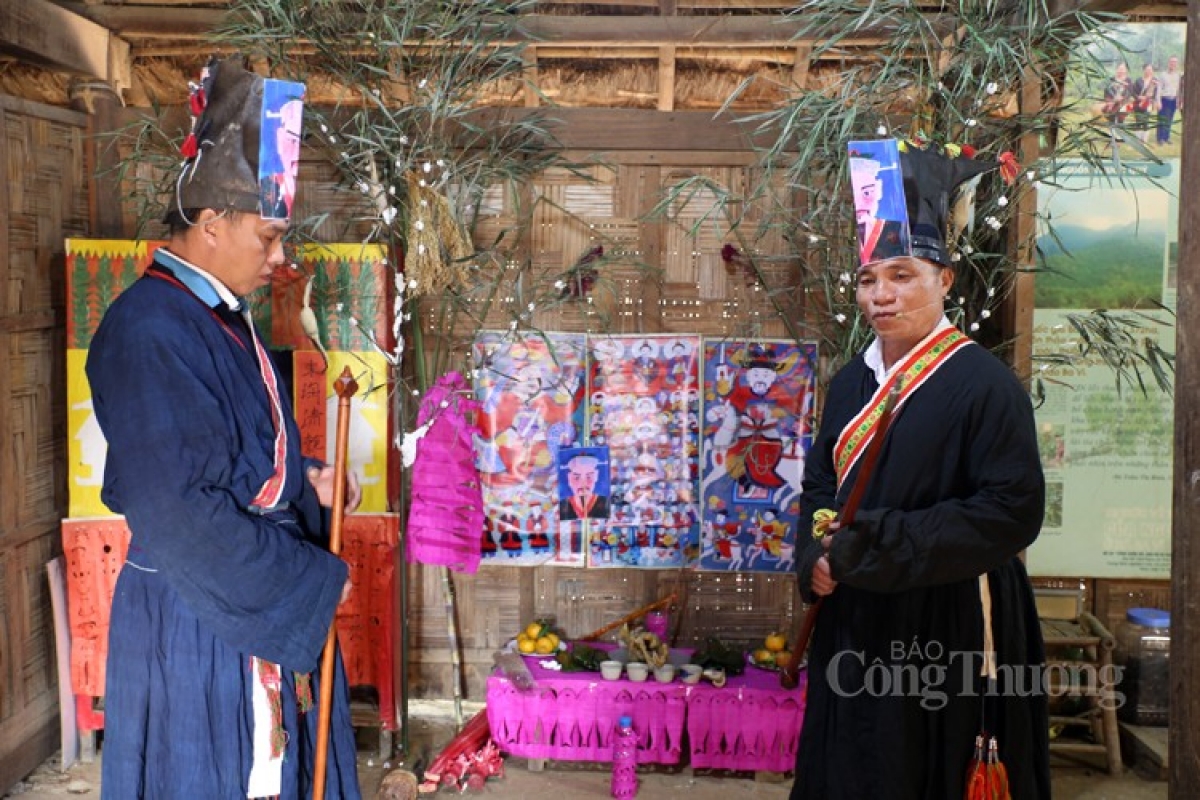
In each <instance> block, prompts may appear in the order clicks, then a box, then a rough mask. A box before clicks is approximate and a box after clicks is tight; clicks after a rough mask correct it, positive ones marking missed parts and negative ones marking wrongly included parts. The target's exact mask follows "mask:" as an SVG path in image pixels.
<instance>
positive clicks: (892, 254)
mask: <svg viewBox="0 0 1200 800" xmlns="http://www.w3.org/2000/svg"><path fill="white" fill-rule="evenodd" d="M848 147H849V157H850V158H849V163H850V173H851V174H850V179H851V186H852V188H853V190H854V200H855V215H856V218H857V224H858V238H859V242H858V244H859V258H860V262H861V263H862V264H864V265H865V264H869V263H871V262H874V261H881V260H885V259H889V258H896V257H899V256H915V257H917V258H923V259H926V260H928V261H933V262H935V263H937V264H941V265H943V266H950V262H951V258H950V254H949V247H948V245H949V244H952V243H951V242H948V241H947V240H948V238H949V235H950V228H951V223H952V222H955V221H956V220H952V219H951V216H952V207H953V205H954V202H955V199H956V196H957V193H958V190H959V188H960V187H961V186H962V185H963V184H964V183H966V182H967V181H969V180H971V179H972V178H975V177H977V176H979V175H982V174H984V173H986V172H990V171H992V170H994V169H999V170H1000V171H1001V174H1002V175H1003V176H1004V179H1005V180H1006V181H1008V182H1010V183H1011V182H1012V181H1013V180H1014V179H1015V177H1016V171H1017V164H1016V159H1015V158H1014V157H1013V155H1012V154H1011V153H1004V154H1002V155H1001V156H1000V158H999V160H997V161H990V160H984V159H977V158H974V157H973V155H974V150H973V148H971V147H968V146H958V145H946V146H944V147H938V146H935V145H929V146H919V145H917V144H914V143H912V142H907V141H900V140H895V139H873V140H865V141H852V142H850V143H849V144H848ZM897 161H898V162H899V163H898V164H897ZM897 167H898V168H899V169H898V170H897ZM897 172H898V173H899V174H898V175H897ZM897 177H898V178H899V180H897ZM968 213H969V212H968ZM957 222H965V220H959V221H957Z"/></svg>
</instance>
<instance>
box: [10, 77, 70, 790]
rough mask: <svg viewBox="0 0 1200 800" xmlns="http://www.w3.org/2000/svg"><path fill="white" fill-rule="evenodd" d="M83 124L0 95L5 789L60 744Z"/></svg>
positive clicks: (58, 111)
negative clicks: (55, 614)
mask: <svg viewBox="0 0 1200 800" xmlns="http://www.w3.org/2000/svg"><path fill="white" fill-rule="evenodd" d="M85 125H86V117H84V116H83V115H82V114H77V113H74V112H69V111H63V110H61V109H55V108H51V107H49V106H41V105H37V104H34V103H29V102H26V101H22V100H15V99H12V98H8V97H4V96H0V187H2V188H0V242H2V243H3V244H2V246H0V491H2V492H3V494H2V495H0V787H7V786H10V785H12V784H13V783H14V782H16V781H17V780H18V779H19V778H21V777H22V776H23V775H25V774H26V773H28V772H29V771H30V770H31V769H33V768H34V767H35V766H37V765H38V764H39V763H41V761H42V760H44V759H45V758H46V756H48V755H49V754H50V753H52V752H53V751H54V750H55V748H56V747H57V741H58V695H57V693H58V681H57V677H56V668H55V651H54V627H53V619H52V617H51V611H50V594H49V590H48V584H47V579H46V562H47V561H49V560H50V559H51V558H53V557H54V556H55V555H58V554H60V553H61V552H62V547H61V544H60V542H59V536H58V530H59V521H60V519H61V518H62V516H63V514H64V512H65V510H66V495H65V491H66V441H65V440H64V438H63V434H62V432H63V431H64V430H65V429H66V420H65V415H66V392H65V386H64V380H63V372H62V364H63V363H64V359H65V355H64V350H63V348H64V346H65V341H64V340H65V333H64V329H63V326H62V319H63V304H64V294H63V281H62V275H63V238H64V237H65V236H81V235H85V234H86V233H87V231H86V226H87V185H86V170H85V168H84V163H83V151H84V135H85V130H84V128H85Z"/></svg>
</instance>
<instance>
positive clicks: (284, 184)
mask: <svg viewBox="0 0 1200 800" xmlns="http://www.w3.org/2000/svg"><path fill="white" fill-rule="evenodd" d="M303 117H304V84H302V83H294V82H292V81H280V80H274V79H268V80H266V81H265V82H264V85H263V110H262V135H261V137H260V139H259V150H258V191H259V207H260V208H261V209H262V215H263V217H264V218H265V219H288V218H290V217H291V215H292V203H293V200H294V199H295V197H296V175H297V174H298V173H299V171H300V136H301V125H302V122H303Z"/></svg>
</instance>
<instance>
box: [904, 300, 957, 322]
mask: <svg viewBox="0 0 1200 800" xmlns="http://www.w3.org/2000/svg"><path fill="white" fill-rule="evenodd" d="M945 302H946V298H944V297H943V298H942V299H941V300H932V301H930V302H928V303H926V304H925V305H923V306H917V307H916V308H910V309H909V310H908V311H897V312H896V313H895V315H894V316H895V317H896V319H904V317H906V316H910V315H912V314H915V313H917V312H918V311H924V310H925V309H927V308H929V307H930V306H940V305H943V304H945Z"/></svg>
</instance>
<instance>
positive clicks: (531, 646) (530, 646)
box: [517, 637, 537, 654]
mask: <svg viewBox="0 0 1200 800" xmlns="http://www.w3.org/2000/svg"><path fill="white" fill-rule="evenodd" d="M517 649H518V650H520V651H521V652H522V653H526V654H529V653H532V652H533V651H534V650H536V649H537V642H535V641H534V640H533V639H530V638H529V637H525V638H524V639H518V640H517Z"/></svg>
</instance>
